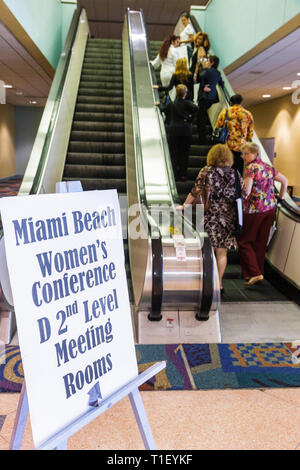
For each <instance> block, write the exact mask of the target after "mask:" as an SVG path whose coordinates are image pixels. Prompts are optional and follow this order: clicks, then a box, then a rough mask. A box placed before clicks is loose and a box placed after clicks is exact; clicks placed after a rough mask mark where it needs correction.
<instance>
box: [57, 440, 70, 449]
mask: <svg viewBox="0 0 300 470" xmlns="http://www.w3.org/2000/svg"><path fill="white" fill-rule="evenodd" d="M67 449H68V440H67V439H66V440H65V441H62V442H60V443H59V444H58V445H57V446H56V447H55V450H67Z"/></svg>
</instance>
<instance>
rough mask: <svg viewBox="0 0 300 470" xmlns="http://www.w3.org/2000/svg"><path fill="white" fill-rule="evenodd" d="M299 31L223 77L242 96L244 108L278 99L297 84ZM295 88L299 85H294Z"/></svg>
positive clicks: (299, 60)
mask: <svg viewBox="0 0 300 470" xmlns="http://www.w3.org/2000/svg"><path fill="white" fill-rule="evenodd" d="M299 44H300V28H298V29H297V30H295V31H294V32H292V33H290V34H289V35H288V36H286V37H285V38H283V39H281V40H280V41H278V42H277V43H275V44H273V45H272V46H271V47H269V48H268V49H266V50H265V51H263V52H261V53H260V54H258V55H257V56H255V57H254V58H253V59H251V60H250V61H248V62H247V63H246V64H244V65H242V66H241V67H239V68H238V69H236V70H234V72H232V73H230V74H229V75H228V76H227V77H228V80H229V81H230V84H231V86H232V88H233V89H234V90H235V91H236V92H237V93H240V94H241V95H243V97H244V103H245V105H254V104H258V103H261V102H263V101H265V100H266V99H264V98H262V95H263V94H270V95H271V98H267V99H268V100H270V99H274V98H279V97H280V96H284V95H287V94H290V93H292V92H293V91H295V90H293V89H292V90H283V87H287V86H290V87H291V86H292V84H293V82H294V81H296V80H300V76H297V73H300V47H299ZM298 88H299V85H298Z"/></svg>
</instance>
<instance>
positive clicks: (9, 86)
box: [3, 85, 13, 88]
mask: <svg viewBox="0 0 300 470" xmlns="http://www.w3.org/2000/svg"><path fill="white" fill-rule="evenodd" d="M3 86H4V88H13V86H12V85H3Z"/></svg>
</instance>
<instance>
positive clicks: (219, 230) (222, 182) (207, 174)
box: [191, 166, 246, 249]
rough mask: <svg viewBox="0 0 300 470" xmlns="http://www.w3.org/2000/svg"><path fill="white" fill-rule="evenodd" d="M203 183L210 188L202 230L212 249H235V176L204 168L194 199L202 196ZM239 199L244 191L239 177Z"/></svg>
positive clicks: (227, 170) (228, 169)
mask: <svg viewBox="0 0 300 470" xmlns="http://www.w3.org/2000/svg"><path fill="white" fill-rule="evenodd" d="M205 182H208V184H209V188H210V195H209V203H210V206H209V209H208V210H207V211H206V212H205V215H204V227H205V230H206V231H207V233H208V236H209V238H210V241H211V244H212V246H213V248H228V249H237V243H236V238H235V237H234V236H233V231H234V230H235V223H236V217H237V213H236V203H235V172H234V170H233V169H232V168H231V167H213V166H205V167H204V168H202V170H201V171H200V173H199V175H198V177H197V179H196V182H195V186H194V187H193V189H192V191H191V194H192V196H193V197H194V198H195V199H196V198H197V197H198V196H199V194H201V193H202V191H203V187H204V186H205ZM240 182H241V188H242V196H243V197H245V195H246V188H245V185H244V182H243V179H242V177H241V176H240Z"/></svg>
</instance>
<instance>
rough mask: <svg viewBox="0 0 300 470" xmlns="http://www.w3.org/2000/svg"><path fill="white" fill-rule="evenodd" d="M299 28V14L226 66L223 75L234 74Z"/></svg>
mask: <svg viewBox="0 0 300 470" xmlns="http://www.w3.org/2000/svg"><path fill="white" fill-rule="evenodd" d="M299 27H300V13H299V14H298V15H296V16H294V18H292V19H291V20H289V21H288V22H287V23H285V24H284V25H282V26H280V28H278V29H277V30H276V31H274V33H272V34H270V35H269V36H267V37H266V38H265V39H264V40H263V41H261V42H260V43H258V44H257V45H256V46H254V47H253V48H252V49H250V50H249V51H248V52H246V53H245V54H243V55H242V56H241V57H240V58H239V59H237V60H235V61H234V62H232V64H230V65H228V66H227V67H226V68H225V69H224V72H225V74H226V75H229V74H230V73H232V72H234V71H235V70H236V69H238V68H239V67H241V66H242V65H244V64H246V63H247V62H248V61H249V60H251V59H253V58H254V57H256V56H257V55H258V54H260V53H261V52H263V51H265V50H266V49H268V48H269V47H271V46H273V44H276V42H278V41H280V40H281V39H283V38H285V37H286V36H288V35H289V34H290V33H292V32H293V31H295V30H296V29H298V28H299Z"/></svg>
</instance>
